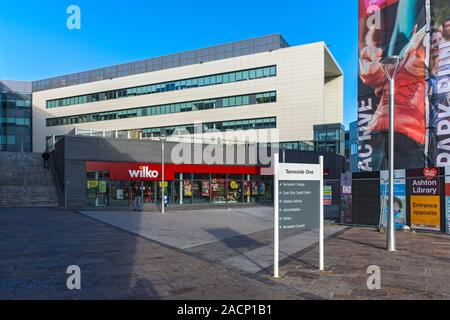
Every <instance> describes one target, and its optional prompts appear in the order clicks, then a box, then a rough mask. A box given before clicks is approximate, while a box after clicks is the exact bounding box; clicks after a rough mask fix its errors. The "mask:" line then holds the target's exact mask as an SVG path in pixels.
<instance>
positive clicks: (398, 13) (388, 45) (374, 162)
mask: <svg viewBox="0 0 450 320" xmlns="http://www.w3.org/2000/svg"><path fill="white" fill-rule="evenodd" d="M425 39H427V27H426V11H425V0H359V41H358V48H359V72H358V127H359V130H358V132H359V137H358V139H359V146H358V158H359V169H360V170H361V171H381V170H386V169H387V168H388V154H387V152H388V150H389V149H388V143H389V138H388V131H389V84H388V79H387V77H386V75H385V73H384V71H383V68H382V64H381V62H380V60H381V59H382V58H383V57H386V56H392V55H399V56H401V57H402V58H403V61H402V62H401V64H400V66H399V69H398V73H397V74H396V77H395V81H396V82H395V84H396V85H395V91H396V94H395V136H394V139H395V167H396V168H402V169H407V168H423V167H424V166H425V160H426V154H425V150H426V143H427V139H426V131H427V121H426V119H427V114H426V103H425V102H426V91H427V88H426V77H427V74H426V70H427V66H426V65H427V63H426V56H427V50H426V48H427V45H426V41H425Z"/></svg>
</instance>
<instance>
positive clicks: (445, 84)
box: [428, 0, 450, 167]
mask: <svg viewBox="0 0 450 320" xmlns="http://www.w3.org/2000/svg"><path fill="white" fill-rule="evenodd" d="M429 56H430V62H429V82H428V85H429V91H428V98H429V126H428V131H429V148H428V154H429V166H435V167H446V166H449V165H450V2H449V1H448V0H433V1H431V28H430V54H429Z"/></svg>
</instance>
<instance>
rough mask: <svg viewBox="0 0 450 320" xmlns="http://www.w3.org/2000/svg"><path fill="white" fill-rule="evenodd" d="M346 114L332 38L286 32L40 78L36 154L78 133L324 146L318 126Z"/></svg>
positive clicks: (36, 101) (35, 93)
mask: <svg viewBox="0 0 450 320" xmlns="http://www.w3.org/2000/svg"><path fill="white" fill-rule="evenodd" d="M342 120H343V72H342V70H341V68H340V67H339V65H338V64H337V62H336V61H335V59H334V58H333V56H332V54H331V52H330V51H329V50H328V48H327V46H326V44H325V43H323V42H318V43H312V44H306V45H299V46H289V45H288V43H287V42H286V41H285V40H284V39H283V38H282V37H281V36H280V35H278V34H276V35H269V36H263V37H260V38H255V39H249V40H244V41H239V42H234V43H229V44H224V45H219V46H215V47H209V48H205V49H199V50H194V51H188V52H183V53H178V54H173V55H168V56H164V57H159V58H153V59H148V60H143V61H138V62H132V63H127V64H123V65H117V66H112V67H107V68H102V69H97V70H92V71H86V72H81V73H76V74H70V75H65V76H60V77H56V78H51V79H46V80H40V81H36V82H34V83H33V151H34V152H42V151H43V150H44V149H45V148H46V143H49V142H50V143H52V142H53V141H54V138H55V137H60V136H63V135H65V134H68V133H69V132H73V131H74V130H76V132H91V133H92V132H95V134H100V135H104V136H107V137H115V138H120V137H124V138H136V139H152V138H155V137H156V138H157V137H158V136H159V134H160V132H161V129H164V130H165V131H166V132H167V134H168V135H171V134H179V135H186V134H190V135H193V134H194V137H196V136H197V135H198V132H199V131H202V132H205V131H211V130H213V131H215V132H223V131H227V132H228V131H233V135H232V136H231V137H229V136H227V139H230V140H232V141H234V142H236V141H237V142H240V141H245V140H246V139H248V137H247V133H246V132H247V129H257V132H258V137H257V139H258V140H259V142H275V141H276V142H279V141H280V142H283V143H286V144H290V145H298V144H302V145H303V144H305V143H306V145H308V144H309V145H312V146H314V144H313V143H312V141H313V138H314V137H313V127H314V125H318V124H334V123H342ZM259 133H260V135H259ZM208 135H209V133H208V134H207V135H206V136H208ZM211 135H213V133H211ZM204 137H205V135H203V136H202V138H204ZM339 152H340V151H339Z"/></svg>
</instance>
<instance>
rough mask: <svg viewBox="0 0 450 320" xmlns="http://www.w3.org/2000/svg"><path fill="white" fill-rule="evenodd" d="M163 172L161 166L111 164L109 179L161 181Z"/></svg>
mask: <svg viewBox="0 0 450 320" xmlns="http://www.w3.org/2000/svg"><path fill="white" fill-rule="evenodd" d="M161 172H162V166H161V165H147V164H145V165H143V164H135V163H129V164H123V163H118V164H116V163H111V164H110V168H109V178H110V179H111V180H142V181H152V180H160V176H161ZM169 174H170V173H169ZM166 176H167V173H166Z"/></svg>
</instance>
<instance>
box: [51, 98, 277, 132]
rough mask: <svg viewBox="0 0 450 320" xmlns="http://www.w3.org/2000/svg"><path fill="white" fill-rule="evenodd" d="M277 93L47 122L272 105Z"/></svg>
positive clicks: (78, 121)
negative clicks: (258, 104)
mask: <svg viewBox="0 0 450 320" xmlns="http://www.w3.org/2000/svg"><path fill="white" fill-rule="evenodd" d="M276 97H277V93H276V92H275V91H273V92H266V93H257V94H250V95H243V96H233V97H225V98H216V99H208V100H200V101H193V102H181V103H176V104H169V105H159V106H146V107H141V108H133V109H125V110H118V111H109V112H99V113H91V114H83V115H76V116H68V117H58V118H49V119H47V121H46V124H47V127H54V126H61V125H67V124H75V123H85V122H97V121H109V120H115V119H124V118H134V117H145V116H156V115H163V114H171V113H178V112H190V111H198V110H208V109H215V108H217V107H218V106H220V107H222V108H228V107H238V106H246V105H250V104H251V103H255V102H254V101H256V103H270V102H275V101H276Z"/></svg>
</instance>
